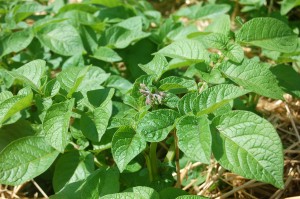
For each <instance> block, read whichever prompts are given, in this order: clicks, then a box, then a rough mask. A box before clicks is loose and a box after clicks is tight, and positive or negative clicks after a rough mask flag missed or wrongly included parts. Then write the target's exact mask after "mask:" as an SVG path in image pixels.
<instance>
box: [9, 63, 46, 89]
mask: <svg viewBox="0 0 300 199" xmlns="http://www.w3.org/2000/svg"><path fill="white" fill-rule="evenodd" d="M45 70H46V62H45V61H44V60H41V59H37V60H34V61H31V62H28V63H27V64H25V65H23V66H21V67H20V68H18V69H17V70H14V71H11V72H10V74H12V76H14V77H15V78H17V79H19V80H21V81H23V82H24V83H25V84H28V85H30V86H31V88H33V89H34V90H36V91H39V90H40V87H41V82H40V80H41V78H42V76H43V75H44V73H45Z"/></svg>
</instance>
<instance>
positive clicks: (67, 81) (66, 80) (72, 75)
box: [57, 67, 89, 98]
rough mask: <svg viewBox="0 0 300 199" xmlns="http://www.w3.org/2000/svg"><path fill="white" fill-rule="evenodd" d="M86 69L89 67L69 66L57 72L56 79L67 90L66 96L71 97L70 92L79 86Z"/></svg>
mask: <svg viewBox="0 0 300 199" xmlns="http://www.w3.org/2000/svg"><path fill="white" fill-rule="evenodd" d="M88 70H89V67H84V68H77V67H70V68H67V69H66V70H63V71H62V72H61V73H59V74H58V76H57V81H58V82H59V83H60V86H61V87H62V88H63V89H65V90H66V91H67V93H68V94H67V97H68V98H70V97H72V94H73V93H74V92H75V91H76V90H77V88H78V87H79V86H80V84H81V82H82V81H83V79H84V77H85V75H86V74H87V72H88Z"/></svg>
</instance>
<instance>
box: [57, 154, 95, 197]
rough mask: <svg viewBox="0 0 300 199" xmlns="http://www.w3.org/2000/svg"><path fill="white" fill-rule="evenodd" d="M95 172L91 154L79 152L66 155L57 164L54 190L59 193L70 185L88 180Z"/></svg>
mask: <svg viewBox="0 0 300 199" xmlns="http://www.w3.org/2000/svg"><path fill="white" fill-rule="evenodd" d="M93 170H94V157H93V155H92V154H91V153H86V154H80V152H79V151H71V152H67V153H64V154H63V155H62V156H60V157H59V158H58V160H57V161H56V163H55V170H54V174H53V182H52V183H53V188H54V191H55V192H56V193H57V192H59V191H61V190H62V189H63V188H64V187H65V186H67V185H68V184H71V183H74V182H78V181H81V180H84V179H86V178H87V177H88V176H89V175H90V174H91V173H92V172H93Z"/></svg>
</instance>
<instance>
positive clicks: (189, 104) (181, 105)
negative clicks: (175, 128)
mask: <svg viewBox="0 0 300 199" xmlns="http://www.w3.org/2000/svg"><path fill="white" fill-rule="evenodd" d="M197 97H198V93H187V94H185V95H184V96H183V97H182V98H181V99H180V100H179V102H178V104H177V108H178V111H179V113H180V114H182V115H184V114H188V113H190V112H194V111H195V110H194V107H195V105H194V100H195V99H196V98H197Z"/></svg>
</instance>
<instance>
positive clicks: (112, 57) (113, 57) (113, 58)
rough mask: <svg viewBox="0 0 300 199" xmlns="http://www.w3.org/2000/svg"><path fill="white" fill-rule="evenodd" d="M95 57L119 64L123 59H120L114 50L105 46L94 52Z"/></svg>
mask: <svg viewBox="0 0 300 199" xmlns="http://www.w3.org/2000/svg"><path fill="white" fill-rule="evenodd" d="M93 57H94V58H96V59H99V60H102V61H105V62H118V61H121V60H122V57H120V56H119V55H118V53H116V52H115V51H114V50H112V49H111V48H108V47H103V46H100V47H99V48H98V49H97V50H96V51H95V52H94V55H93Z"/></svg>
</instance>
